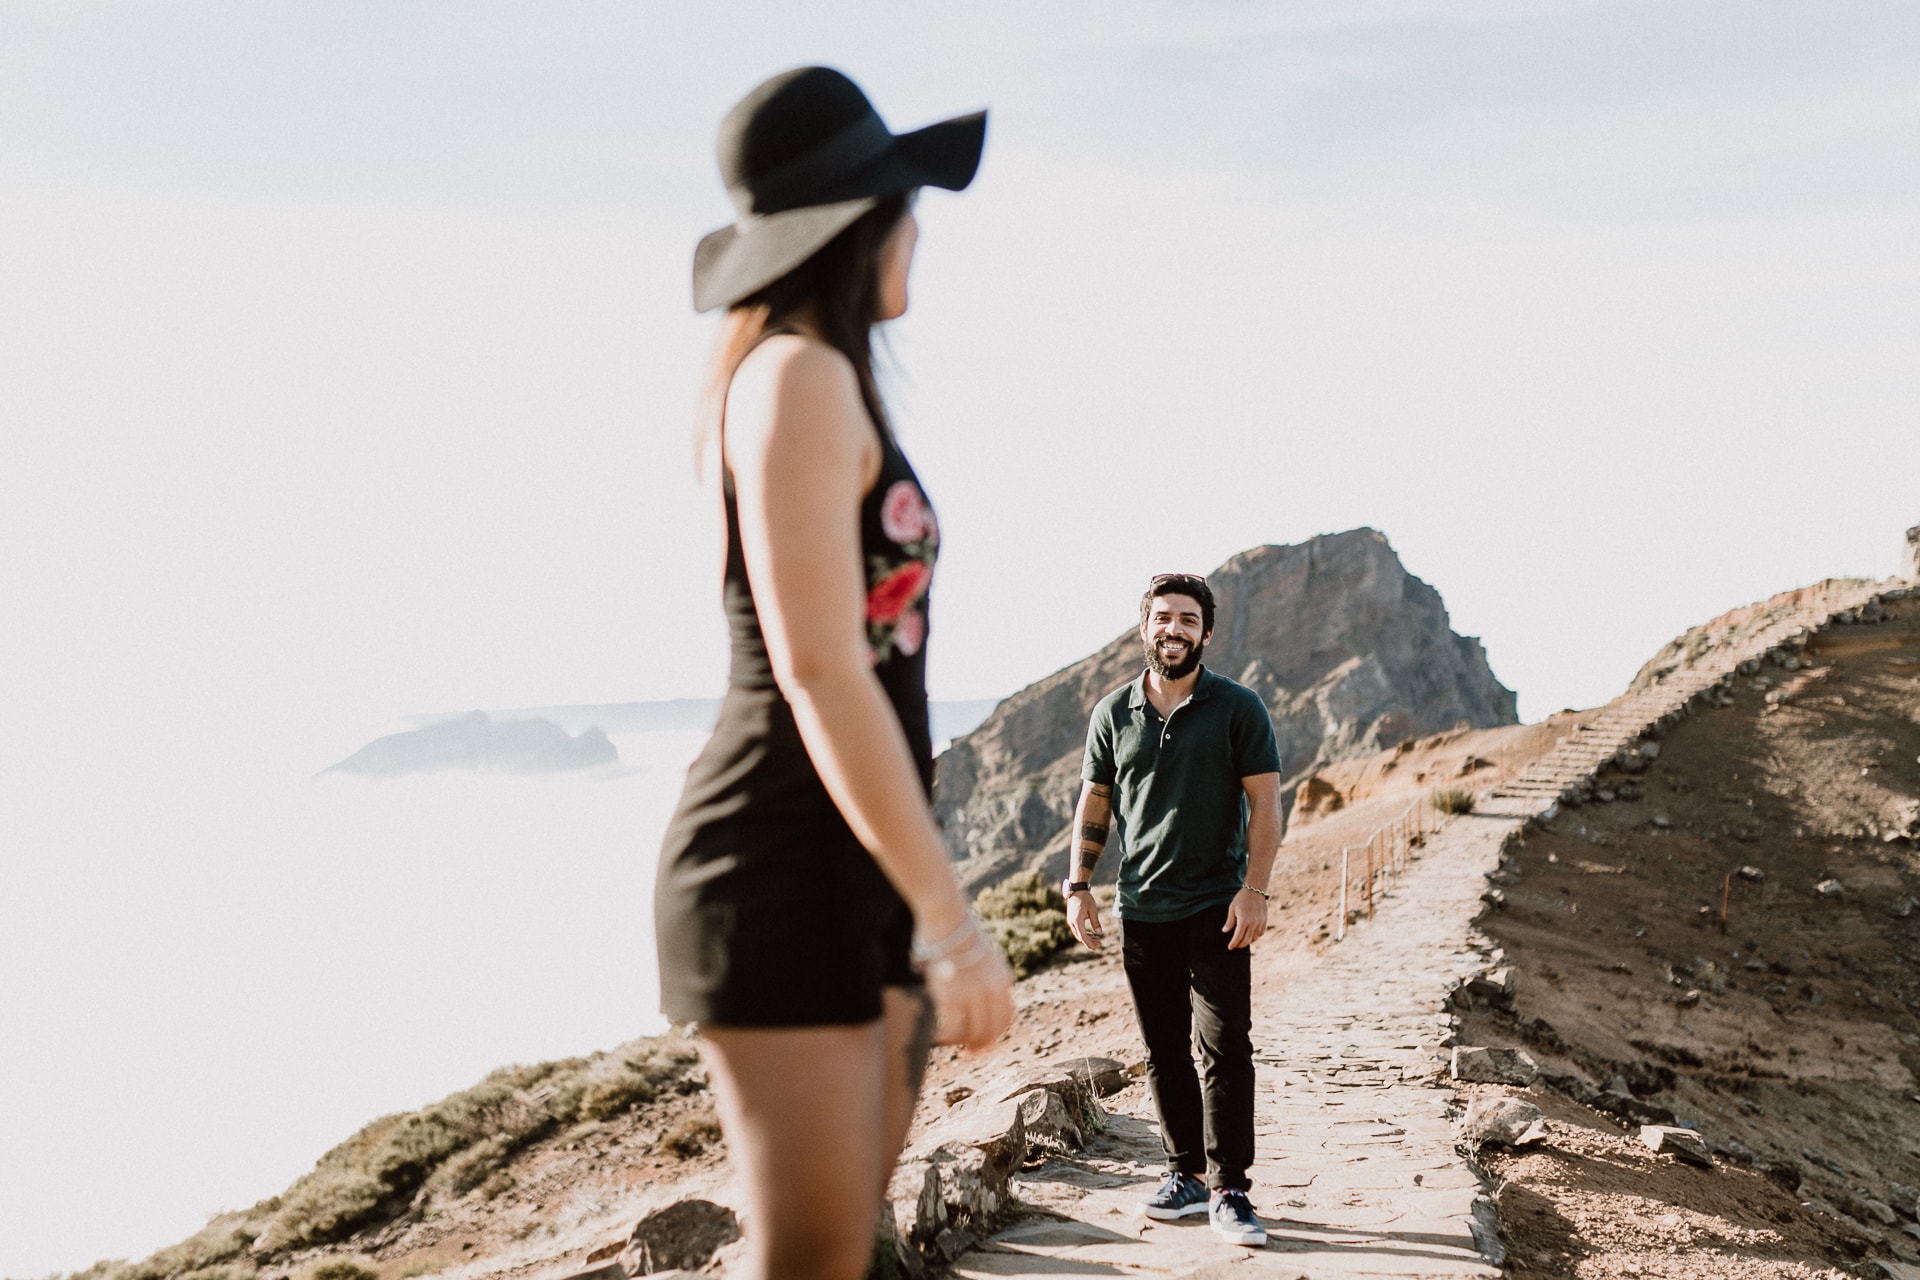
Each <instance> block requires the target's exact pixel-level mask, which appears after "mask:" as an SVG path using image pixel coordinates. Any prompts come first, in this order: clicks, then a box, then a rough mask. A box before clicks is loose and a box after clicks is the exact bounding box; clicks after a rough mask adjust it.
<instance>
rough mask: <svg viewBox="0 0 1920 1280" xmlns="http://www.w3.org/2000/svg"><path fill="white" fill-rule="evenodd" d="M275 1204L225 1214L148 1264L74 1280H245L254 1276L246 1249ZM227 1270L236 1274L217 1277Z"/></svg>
mask: <svg viewBox="0 0 1920 1280" xmlns="http://www.w3.org/2000/svg"><path fill="white" fill-rule="evenodd" d="M275 1203H276V1202H274V1201H268V1202H266V1203H265V1204H263V1205H256V1206H254V1208H252V1209H250V1210H247V1211H245V1212H242V1213H223V1214H221V1215H220V1216H218V1217H216V1218H215V1219H214V1220H213V1221H212V1222H209V1223H208V1224H207V1225H206V1226H204V1227H202V1228H200V1230H198V1231H196V1232H194V1233H193V1234H192V1235H190V1236H188V1237H187V1238H186V1239H185V1240H182V1241H181V1242H180V1243H179V1244H172V1245H168V1246H167V1247H166V1248H164V1249H162V1250H160V1251H159V1252H158V1253H156V1254H154V1255H153V1256H152V1257H151V1258H148V1259H146V1260H145V1261H142V1262H135V1263H130V1264H129V1263H113V1264H106V1263H96V1264H94V1266H92V1267H90V1268H88V1269H87V1270H86V1271H83V1272H80V1273H79V1275H78V1276H75V1277H74V1278H73V1280H80V1277H96V1276H97V1277H99V1280H163V1278H164V1277H167V1276H182V1277H184V1276H187V1275H193V1276H195V1277H197V1280H246V1277H251V1276H252V1275H253V1274H254V1268H253V1265H252V1264H251V1263H250V1262H246V1261H245V1257H246V1253H247V1249H248V1247H249V1246H250V1245H252V1243H253V1241H254V1238H255V1237H256V1236H258V1235H259V1234H260V1232H261V1230H262V1229H263V1228H264V1227H265V1226H266V1222H267V1219H268V1217H269V1216H270V1212H271V1209H272V1207H273V1205H274V1204H275ZM236 1258H238V1259H241V1260H242V1261H241V1262H240V1263H239V1264H238V1265H235V1266H232V1267H224V1266H222V1264H224V1263H228V1262H230V1261H231V1260H232V1259H236ZM103 1268H106V1269H105V1270H103ZM228 1270H231V1271H233V1272H235V1273H237V1274H234V1275H225V1274H214V1273H216V1272H225V1271H228ZM202 1273H206V1274H202Z"/></svg>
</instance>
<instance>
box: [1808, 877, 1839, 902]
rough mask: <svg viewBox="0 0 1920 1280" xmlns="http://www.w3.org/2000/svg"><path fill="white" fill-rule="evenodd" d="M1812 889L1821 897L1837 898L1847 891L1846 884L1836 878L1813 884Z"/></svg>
mask: <svg viewBox="0 0 1920 1280" xmlns="http://www.w3.org/2000/svg"><path fill="white" fill-rule="evenodd" d="M1813 891H1814V892H1815V893H1817V894H1819V895H1820V896H1821V897H1823V898H1837V897H1839V896H1840V895H1841V894H1843V893H1845V892H1846V891H1847V886H1845V885H1844V884H1841V883H1840V882H1839V881H1838V880H1822V881H1821V882H1820V883H1819V884H1816V885H1815V886H1813Z"/></svg>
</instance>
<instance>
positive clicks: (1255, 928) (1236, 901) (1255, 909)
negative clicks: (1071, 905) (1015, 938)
mask: <svg viewBox="0 0 1920 1280" xmlns="http://www.w3.org/2000/svg"><path fill="white" fill-rule="evenodd" d="M1067 922H1068V923H1069V924H1071V923H1072V922H1073V913H1072V912H1071V911H1069V912H1068V913H1067ZM1266 931H1267V900H1266V899H1265V898H1263V897H1261V896H1260V895H1259V894H1257V893H1255V892H1254V891H1253V890H1251V889H1242V890H1241V891H1240V892H1238V893H1236V894H1234V895H1233V901H1232V902H1231V903H1229V904H1228V905H1227V922H1226V923H1225V924H1223V925H1221V926H1220V932H1222V933H1231V934H1232V935H1233V936H1232V937H1231V938H1229V939H1227V950H1229V951H1238V950H1239V949H1240V948H1241V947H1250V946H1252V945H1253V944H1254V943H1256V942H1258V941H1260V938H1261V935H1263V934H1264V933H1266Z"/></svg>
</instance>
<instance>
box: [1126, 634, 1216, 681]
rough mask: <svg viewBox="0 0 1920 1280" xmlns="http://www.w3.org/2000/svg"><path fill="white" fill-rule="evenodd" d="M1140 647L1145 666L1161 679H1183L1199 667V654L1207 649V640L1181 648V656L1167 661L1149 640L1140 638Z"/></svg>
mask: <svg viewBox="0 0 1920 1280" xmlns="http://www.w3.org/2000/svg"><path fill="white" fill-rule="evenodd" d="M1140 647H1141V648H1142V649H1143V650H1145V651H1146V656H1147V666H1148V667H1149V668H1150V669H1151V670H1152V671H1153V674H1155V675H1157V676H1159V677H1160V678H1161V679H1162V680H1184V679H1186V678H1187V677H1188V676H1190V675H1192V674H1193V673H1194V670H1195V669H1196V668H1197V667H1199V665H1200V658H1201V655H1202V654H1204V653H1206V651H1207V642H1206V641H1204V640H1202V641H1201V642H1200V643H1198V644H1196V645H1193V646H1191V647H1187V648H1185V649H1183V651H1182V653H1181V656H1180V657H1178V658H1175V659H1174V660H1173V661H1171V662H1169V661H1167V659H1166V657H1165V655H1163V654H1162V653H1161V652H1160V649H1159V647H1158V646H1157V645H1155V644H1153V643H1152V642H1151V641H1149V640H1146V639H1142V640H1141V641H1140Z"/></svg>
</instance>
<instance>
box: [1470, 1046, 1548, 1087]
mask: <svg viewBox="0 0 1920 1280" xmlns="http://www.w3.org/2000/svg"><path fill="white" fill-rule="evenodd" d="M1539 1074H1540V1067H1539V1064H1537V1063H1536V1062H1534V1060H1533V1059H1532V1058H1531V1057H1529V1056H1528V1055H1527V1053H1526V1051H1525V1050H1523V1049H1489V1048H1485V1047H1483V1046H1480V1045H1456V1046H1455V1047H1454V1050H1453V1078H1454V1079H1455V1080H1464V1081H1468V1082H1470V1083H1474V1084H1516V1085H1529V1084H1532V1083H1533V1082H1534V1080H1535V1078H1536V1077H1538V1076H1539Z"/></svg>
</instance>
